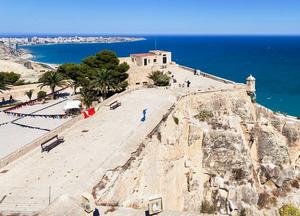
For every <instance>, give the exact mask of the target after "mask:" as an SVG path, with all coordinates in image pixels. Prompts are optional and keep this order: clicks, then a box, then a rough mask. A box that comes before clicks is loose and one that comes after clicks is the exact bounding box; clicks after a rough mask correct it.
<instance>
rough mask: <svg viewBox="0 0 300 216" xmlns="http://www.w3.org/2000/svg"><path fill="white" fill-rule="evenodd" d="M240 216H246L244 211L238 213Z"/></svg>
mask: <svg viewBox="0 0 300 216" xmlns="http://www.w3.org/2000/svg"><path fill="white" fill-rule="evenodd" d="M240 216H247V214H246V209H244V208H243V209H242V210H241V212H240Z"/></svg>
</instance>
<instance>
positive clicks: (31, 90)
mask: <svg viewBox="0 0 300 216" xmlns="http://www.w3.org/2000/svg"><path fill="white" fill-rule="evenodd" d="M25 95H26V96H27V97H28V98H29V100H31V98H32V95H33V89H30V90H29V91H26V92H25Z"/></svg>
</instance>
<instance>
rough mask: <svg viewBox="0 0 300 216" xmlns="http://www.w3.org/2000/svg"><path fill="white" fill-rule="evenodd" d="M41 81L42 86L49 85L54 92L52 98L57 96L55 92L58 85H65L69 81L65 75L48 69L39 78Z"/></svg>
mask: <svg viewBox="0 0 300 216" xmlns="http://www.w3.org/2000/svg"><path fill="white" fill-rule="evenodd" d="M39 82H41V83H42V84H40V85H39V87H40V88H43V87H45V86H49V87H50V89H51V93H52V98H53V99H54V98H55V95H54V92H55V88H56V87H63V86H66V85H67V82H66V81H65V80H64V76H63V75H62V74H60V73H57V72H55V71H48V72H46V73H44V74H43V76H42V77H41V78H40V79H39Z"/></svg>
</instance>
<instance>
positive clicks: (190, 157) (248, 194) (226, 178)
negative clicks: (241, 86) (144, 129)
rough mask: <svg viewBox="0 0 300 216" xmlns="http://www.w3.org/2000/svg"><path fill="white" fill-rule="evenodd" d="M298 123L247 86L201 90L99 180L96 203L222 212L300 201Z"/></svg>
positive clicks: (272, 210) (273, 208)
mask: <svg viewBox="0 0 300 216" xmlns="http://www.w3.org/2000/svg"><path fill="white" fill-rule="evenodd" d="M299 150H300V123H299V122H297V120H293V119H287V118H285V117H282V116H278V115H275V114H274V113H273V112H271V111H269V110H267V109H265V108H262V107H260V106H259V105H256V104H253V103H251V100H250V98H249V97H248V96H247V94H246V93H245V92H244V91H240V90H238V91H230V92H215V93H203V94H201V93H197V94H194V95H189V96H185V97H182V98H181V99H179V101H178V103H177V104H176V106H174V108H173V110H171V111H170V113H169V114H168V115H167V116H166V118H165V119H163V121H162V122H161V124H160V125H159V126H158V127H157V128H156V129H155V131H154V132H153V134H151V135H150V136H149V137H148V138H147V139H146V140H145V141H144V142H143V143H142V144H141V145H140V147H139V148H138V149H137V150H136V152H133V153H132V156H131V158H130V159H129V160H128V162H127V163H126V164H124V165H123V166H120V167H116V168H115V169H113V170H108V171H107V172H106V175H105V176H103V178H102V179H101V180H99V184H98V185H96V186H95V187H94V190H93V194H94V196H95V198H96V200H97V201H98V204H102V205H103V204H106V205H107V204H112V205H119V206H124V207H133V208H143V207H146V205H147V203H148V199H149V197H151V196H153V195H161V196H162V198H163V204H164V208H165V209H168V210H178V211H194V212H198V213H200V212H201V213H211V214H212V213H219V214H224V215H229V214H230V215H234V214H235V215H278V209H279V208H280V207H281V206H282V205H283V204H285V203H293V205H294V206H296V207H300V190H299V186H300V172H299V166H300V158H299V157H300V156H299V155H300V151H299Z"/></svg>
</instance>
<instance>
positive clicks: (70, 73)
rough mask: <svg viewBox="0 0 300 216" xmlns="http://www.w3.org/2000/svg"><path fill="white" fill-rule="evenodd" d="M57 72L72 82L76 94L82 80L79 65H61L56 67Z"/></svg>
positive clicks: (82, 74) (82, 76)
mask: <svg viewBox="0 0 300 216" xmlns="http://www.w3.org/2000/svg"><path fill="white" fill-rule="evenodd" d="M57 72H58V73H61V74H63V75H64V76H65V78H66V79H71V80H72V85H73V88H74V93H75V94H76V89H77V88H78V87H79V86H80V85H81V81H82V79H84V73H83V70H82V68H81V65H79V64H74V63H66V64H62V65H61V66H59V67H58V69H57Z"/></svg>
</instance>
